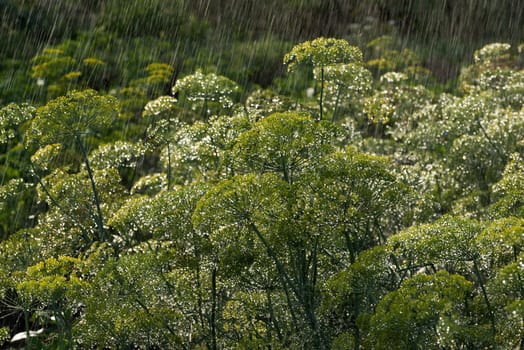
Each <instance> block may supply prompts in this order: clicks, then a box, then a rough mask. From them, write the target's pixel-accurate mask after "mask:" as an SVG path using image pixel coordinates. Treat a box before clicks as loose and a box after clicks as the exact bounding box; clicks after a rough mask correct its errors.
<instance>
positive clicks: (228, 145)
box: [0, 0, 524, 350]
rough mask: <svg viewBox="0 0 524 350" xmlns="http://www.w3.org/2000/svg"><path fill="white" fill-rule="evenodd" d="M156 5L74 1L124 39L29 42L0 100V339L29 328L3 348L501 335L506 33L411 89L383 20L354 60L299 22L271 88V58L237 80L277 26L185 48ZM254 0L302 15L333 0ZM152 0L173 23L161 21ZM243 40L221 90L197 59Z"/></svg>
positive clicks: (517, 85) (507, 202) (428, 344)
mask: <svg viewBox="0 0 524 350" xmlns="http://www.w3.org/2000/svg"><path fill="white" fill-rule="evenodd" d="M61 1H65V2H67V3H69V1H70V0H61ZM176 3H177V4H178V5H180V8H178V7H176V6H175V5H173V4H168V5H166V8H165V12H164V13H162V14H159V17H161V18H159V21H158V22H154V20H152V19H151V18H149V17H147V16H150V14H151V13H153V12H155V11H157V10H158V9H159V8H160V2H159V1H156V0H155V1H147V3H144V4H139V3H138V2H136V1H134V2H132V3H130V5H129V11H128V12H122V13H118V14H117V13H116V12H115V11H117V10H118V9H120V7H119V6H120V5H121V3H120V1H116V2H111V1H110V2H107V3H105V2H96V4H93V6H94V7H93V9H92V11H93V12H92V13H95V12H96V13H98V12H97V11H102V12H103V13H104V17H103V21H102V22H93V23H95V24H94V25H98V24H100V23H103V24H104V25H105V26H106V28H112V29H111V30H114V31H115V32H118V33H120V34H121V35H123V36H125V38H123V37H119V36H117V35H116V34H115V33H108V32H105V31H104V30H101V29H100V30H98V31H95V32H94V33H93V34H92V35H91V36H90V35H87V34H85V33H84V34H82V33H79V34H78V36H77V37H76V38H75V39H74V40H69V41H64V42H63V43H62V44H60V45H55V46H52V45H54V44H53V42H52V41H50V42H49V45H51V46H46V47H47V48H46V49H43V51H41V53H40V54H38V55H37V56H36V57H35V58H34V60H33V61H32V63H33V67H34V70H33V73H34V74H35V77H38V78H42V77H44V78H43V79H45V82H44V84H47V85H45V86H44V88H47V92H45V91H43V90H38V91H35V92H34V94H35V95H34V96H35V97H36V98H37V99H40V100H41V102H42V105H41V106H40V107H34V106H32V105H31V104H28V103H19V104H15V103H12V104H8V105H6V106H4V107H2V108H1V109H0V163H1V164H0V266H1V268H0V343H1V342H3V341H4V340H3V339H4V338H5V339H8V338H6V337H7V336H8V335H10V334H9V333H10V332H19V334H22V331H24V332H25V333H26V334H29V332H31V331H33V332H34V329H37V327H39V328H40V329H43V332H41V334H40V335H39V336H38V337H32V339H31V340H29V341H27V342H26V344H25V346H26V347H28V348H31V347H33V348H60V349H65V348H73V347H79V348H126V349H127V348H166V349H169V348H173V349H178V348H187V349H203V348H208V349H219V348H228V349H229V348H233V349H234V348H237V349H243V348H272V349H289V348H290V349H303V348H307V349H329V348H332V349H355V350H358V349H386V348H387V349H389V348H395V349H406V348H408V349H418V348H424V349H441V348H446V349H448V348H449V349H466V348H467V349H478V348H501V349H506V348H518V347H520V346H521V343H522V336H523V334H524V331H523V327H522V317H523V315H524V311H523V303H522V300H523V297H524V295H523V284H522V272H523V271H522V266H523V249H524V239H523V237H524V236H523V233H524V223H523V203H524V196H523V194H524V190H523V183H524V177H523V174H524V172H523V167H522V164H523V159H522V157H523V150H524V148H523V146H524V144H523V143H522V139H523V138H524V123H523V118H522V112H523V111H522V96H521V90H522V89H521V88H522V86H521V85H522V81H523V80H522V72H521V67H522V66H521V65H522V58H521V57H520V56H519V55H518V54H517V53H515V52H514V51H512V49H511V47H510V46H509V45H506V44H490V45H488V46H485V47H484V48H482V49H480V50H479V51H477V52H476V53H475V55H474V59H473V61H474V62H473V63H472V64H471V65H470V66H469V67H466V68H465V69H464V71H463V74H462V75H461V77H460V78H459V83H460V84H461V86H462V91H461V94H460V95H457V94H453V93H440V92H439V90H438V89H435V86H426V85H419V84H423V82H424V79H426V78H428V77H427V76H426V75H425V74H426V73H427V72H425V71H424V68H422V67H421V62H422V60H421V59H420V58H419V57H418V56H417V54H416V53H414V52H413V51H410V49H408V48H407V47H406V46H405V45H404V44H402V45H400V43H399V41H397V39H395V38H394V37H381V38H378V39H377V40H374V41H373V42H371V43H370V44H369V45H368V47H367V49H368V50H367V52H366V60H367V63H364V58H363V54H362V52H361V51H360V48H358V47H356V46H351V45H349V44H348V42H347V41H345V40H341V39H332V38H324V37H321V38H318V39H315V40H312V41H308V42H304V43H302V44H299V45H297V46H295V47H294V48H293V49H291V51H290V52H289V53H288V54H287V55H286V56H285V58H284V62H285V63H286V64H287V65H288V70H289V71H292V72H294V76H290V77H289V78H286V79H287V80H286V79H279V80H274V81H273V86H277V87H278V88H277V89H278V91H275V90H272V89H271V88H268V87H267V86H270V81H271V78H272V76H268V77H267V78H266V79H267V81H268V82H267V85H264V86H263V87H259V86H250V85H249V84H246V80H249V79H251V78H249V77H253V76H255V75H257V74H262V73H261V72H266V69H267V70H268V71H269V70H272V67H269V66H270V64H268V66H267V67H266V66H264V64H265V62H263V61H264V59H265V57H267V59H268V60H270V62H273V59H274V58H275V57H276V56H275V55H277V56H278V55H279V54H278V52H280V51H279V50H280V49H282V48H283V47H286V50H287V46H286V45H287V44H285V41H283V40H282V41H280V38H277V37H276V36H272V34H271V35H270V34H268V35H267V36H265V39H264V40H261V41H256V44H255V46H256V48H255V51H256V52H254V53H253V55H254V56H252V57H251V56H250V48H249V45H242V43H244V44H245V42H244V41H242V42H241V43H239V42H236V41H232V42H231V43H230V44H228V46H227V47H224V48H219V47H218V45H216V46H212V47H210V48H209V50H208V51H206V52H203V51H198V50H196V51H191V50H193V49H194V48H195V47H196V46H193V45H198V43H196V42H195V43H190V40H189V39H181V40H180V41H174V40H171V39H172V38H174V37H177V38H178V37H180V36H181V35H182V33H184V32H185V31H186V30H188V31H192V29H190V28H188V27H184V23H185V24H190V23H193V24H195V26H196V27H198V28H194V30H195V33H193V34H194V35H195V37H198V38H200V39H202V38H203V36H200V35H201V34H202V32H199V30H200V29H202V28H201V27H200V25H202V26H204V27H205V25H204V24H203V23H201V22H199V20H197V19H191V18H183V17H182V16H181V15H180V14H181V13H185V12H181V11H185V10H188V11H189V12H188V13H189V14H190V13H192V12H191V11H200V10H203V9H197V7H198V6H197V5H194V4H193V3H190V2H185V1H182V2H176ZM336 3H337V4H339V6H346V4H342V3H341V2H336ZM61 4H62V3H61ZM270 4H272V5H275V6H280V7H277V8H280V9H283V10H286V9H289V8H294V9H298V8H299V7H300V6H310V7H311V8H315V9H317V11H318V12H319V16H320V17H321V18H323V17H322V13H323V11H329V8H330V7H329V6H331V5H333V6H334V4H335V2H331V1H329V2H322V1H312V2H307V4H306V3H304V4H303V5H299V4H298V2H293V3H290V4H287V5H282V4H277V2H276V1H275V2H272V1H270ZM325 4H328V5H329V6H328V5H325ZM330 4H331V5H330ZM62 5H63V6H66V5H65V3H63V4H62ZM62 5H60V6H62ZM73 5H74V6H73ZM83 5H85V4H84V3H83V2H80V3H76V4H72V2H71V4H70V5H68V6H70V7H71V8H83V7H82V6H83ZM50 6H51V5H50ZM56 6H59V5H56ZM195 6H197V7H195ZM239 6H240V5H239ZM243 6H244V7H245V6H247V5H245V4H244V5H243ZM249 6H255V5H249ZM249 6H248V7H249ZM257 6H258V5H257ZM267 6H269V5H267ZM326 6H327V7H326ZM383 6H387V5H383ZM450 6H451V5H450ZM244 7H239V8H238V11H240V12H242V11H248V9H246V8H244ZM53 8H54V7H53ZM254 8H255V7H254ZM9 9H11V7H9ZM190 9H191V11H190ZM217 9H218V7H217V5H216V4H211V3H210V4H209V11H211V10H213V11H215V10H217ZM11 10H12V9H11ZM11 10H9V11H11ZM141 10H143V11H142V12H141ZM206 11H208V10H206ZM297 11H298V10H297ZM355 11H356V10H355ZM9 13H10V12H9ZM90 13H91V12H90ZM113 15H114V16H115V18H116V20H115V23H109V22H108V21H109V17H108V16H113ZM169 16H173V22H172V23H169V26H170V27H169V28H171V29H172V30H173V31H176V33H163V32H162V30H161V27H163V26H164V25H166V26H167V25H168V24H166V23H167V22H165V21H166V20H167V18H168V17H169ZM188 16H189V17H190V15H188ZM275 16H276V14H275ZM146 17H147V18H146ZM94 20H95V19H94ZM97 20H100V18H97ZM226 20H227V19H226V17H224V21H226ZM275 20H277V19H275ZM130 21H131V22H133V25H132V26H130V27H128V28H126V24H129V22H130ZM135 22H136V23H135ZM153 22H154V23H153ZM364 22H366V23H368V22H369V23H372V22H373V20H372V19H366V20H364ZM96 23H98V24H96ZM210 23H211V24H210V25H213V24H212V22H210ZM57 25H58V24H57ZM326 25H328V24H326ZM139 26H144V28H143V34H144V35H155V36H157V37H158V38H160V39H158V38H157V39H155V38H153V37H151V38H150V40H144V38H143V37H141V38H137V37H135V35H136V34H137V33H139V32H140V27H139ZM237 26H239V28H240V27H241V26H242V24H237ZM354 27H355V26H353V25H352V26H351V28H354ZM57 28H58V27H57ZM199 28H200V29H199ZM351 28H350V29H351ZM359 28H361V29H362V31H367V29H365V28H364V27H360V25H359ZM326 30H327V29H326ZM353 30H354V29H351V31H353ZM204 31H205V30H204ZM198 33H200V34H198ZM226 34H227V33H223V34H216V33H212V32H211V31H209V32H207V34H206V35H209V36H208V37H207V39H208V40H209V41H210V42H211V41H213V40H214V38H215V37H216V35H226ZM241 34H242V33H236V34H235V35H232V36H231V37H232V38H233V37H234V38H235V40H237V39H239V40H240V39H241V38H242V35H241ZM202 35H203V34H202ZM228 35H229V34H228ZM365 35H368V34H365ZM365 35H364V34H362V36H360V37H361V39H358V38H357V36H356V35H350V36H349V37H348V38H351V39H352V41H353V39H355V40H356V42H360V41H359V40H363V39H362V38H363V37H364V36H365ZM164 39H166V40H164ZM200 39H198V40H200ZM242 40H244V39H242ZM250 40H251V39H250ZM253 40H256V39H255V37H253ZM118 43H120V44H125V48H122V51H118V53H115V52H112V51H114V50H111V49H113V48H114V47H119V46H118V45H117V44H118ZM84 45H85V46H84ZM235 47H236V48H240V49H241V52H240V53H239V54H238V55H237V54H236V51H234V50H233V51H231V52H228V53H227V54H226V53H224V51H225V50H228V49H229V48H235ZM129 48H135V50H133V52H132V53H130V54H129V55H128V56H126V55H125V53H126V52H127V51H126V50H128V49H129ZM145 48H148V49H147V50H146V49H145ZM149 49H151V50H149ZM219 49H220V50H219ZM272 49H275V51H274V52H263V51H271V50H272ZM188 50H189V51H188ZM521 51H522V50H521ZM182 52H192V54H191V55H182ZM519 54H520V53H519ZM117 56H118V57H119V58H118V57H117ZM98 57H100V58H98ZM123 57H126V60H127V63H126V64H125V65H122V64H120V63H121V62H118V61H119V60H121V59H123ZM181 57H190V58H187V59H185V61H184V62H182V61H180V58H181ZM217 57H221V58H222V59H223V58H224V57H228V59H230V61H231V62H232V65H231V66H229V67H226V68H227V69H226V68H224V61H220V60H217V61H216V62H215V58H217ZM246 57H250V58H249V59H252V60H253V63H252V64H253V65H249V66H244V67H243V68H242V69H239V70H238V71H237V72H236V74H233V75H232V76H234V77H235V79H237V80H238V81H241V82H242V83H243V85H244V86H243V87H244V88H246V90H245V95H244V96H243V95H242V94H241V91H240V86H239V85H238V84H237V83H235V82H234V81H233V80H230V79H229V78H226V77H225V76H222V75H218V73H209V74H204V73H203V72H204V71H205V72H206V73H207V72H222V73H223V72H228V71H233V70H236V65H237V64H238V65H241V64H242V62H243V60H244V59H247V58H246ZM159 58H162V59H159ZM373 61H375V63H376V65H375V64H374V63H373ZM160 62H169V64H167V63H160ZM226 62H227V61H226ZM117 63H118V64H117ZM199 63H203V64H206V65H208V66H207V67H205V68H204V69H205V70H196V71H195V70H194V69H196V68H197V67H196V66H197V65H198V64H199ZM0 64H1V62H0ZM211 64H213V65H216V67H211V66H210V65H211ZM226 65H227V64H226ZM124 66H125V67H124ZM0 68H1V67H0ZM251 69H253V71H251ZM188 71H195V73H194V74H190V75H185V74H187V72H188ZM242 75H245V76H244V77H243V78H242V77H241V76H242ZM117 76H119V78H117ZM178 76H182V78H180V79H177V77H178ZM239 77H241V78H239ZM106 78H107V79H108V80H107V82H104V79H106ZM118 79H120V80H118ZM175 79H177V80H176V82H175ZM116 80H118V81H119V82H118V83H117V82H116ZM95 81H99V84H100V85H99V86H102V85H104V88H103V89H101V92H96V91H95V90H83V91H76V90H73V88H85V87H88V86H94V85H96V84H95ZM315 81H316V83H315ZM106 83H107V84H109V85H107V84H106ZM111 84H115V85H111ZM173 84H174V86H172V85H173ZM315 84H316V85H315ZM53 85H54V86H55V88H56V89H55V90H53V89H54V88H53V89H51V90H53V91H51V90H49V89H48V88H49V87H51V86H53ZM171 86H172V88H171V91H168V90H169V88H170V87H171ZM113 87H114V89H113ZM251 88H253V91H251V90H250V89H251ZM318 88H320V90H319V89H318ZM106 89H107V90H109V89H111V91H110V92H109V93H107V90H106ZM306 89H307V90H306ZM104 90H105V91H106V92H104ZM68 91H69V92H68ZM170 92H171V93H172V94H173V96H170V95H166V94H168V93H170ZM46 93H48V96H47V97H50V96H51V95H52V94H55V93H56V94H57V98H55V99H53V100H50V101H45V98H46V97H44V95H45V94H46ZM58 95H59V96H58ZM2 96H4V95H2ZM317 98H318V102H319V103H318V105H317V104H316V103H317V101H316V99H317ZM4 327H8V328H4ZM31 334H33V333H31ZM4 345H6V344H5V341H4V344H3V346H4ZM8 345H9V344H8Z"/></svg>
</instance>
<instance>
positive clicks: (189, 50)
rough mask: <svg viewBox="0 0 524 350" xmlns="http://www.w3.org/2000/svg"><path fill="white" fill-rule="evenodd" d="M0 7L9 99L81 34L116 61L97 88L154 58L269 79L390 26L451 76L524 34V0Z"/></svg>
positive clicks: (55, 0) (87, 0)
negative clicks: (292, 59)
mask: <svg viewBox="0 0 524 350" xmlns="http://www.w3.org/2000/svg"><path fill="white" fill-rule="evenodd" d="M0 6H1V7H0V19H1V24H0V42H1V43H2V48H1V49H0V89H2V90H4V92H3V93H2V95H3V99H4V100H17V99H19V98H20V96H21V95H23V96H26V97H29V98H31V96H33V93H31V92H30V86H27V80H28V75H29V73H30V72H29V68H28V66H29V63H28V60H29V59H31V58H32V57H34V56H35V55H36V54H37V53H39V52H40V51H41V50H42V49H43V48H44V47H48V46H53V45H58V44H61V43H63V42H64V41H66V40H76V41H77V46H78V48H77V52H76V54H77V55H78V56H82V55H81V54H80V51H82V50H83V51H84V53H85V52H86V51H87V52H90V51H93V52H97V53H102V54H100V56H103V59H104V60H106V61H108V62H110V63H111V67H112V68H113V70H112V71H108V72H106V73H107V76H106V77H105V78H104V79H105V80H104V81H103V82H99V84H98V86H97V88H109V87H111V86H122V84H124V85H125V84H126V83H127V82H128V81H127V78H126V76H133V75H135V73H136V69H138V68H136V67H134V66H133V65H134V64H136V65H137V66H138V65H140V64H143V62H152V61H155V60H157V61H163V62H166V63H169V64H172V65H173V66H175V67H176V73H177V74H178V73H180V72H184V73H188V72H191V71H193V70H194V69H196V68H199V67H204V68H205V67H209V66H213V67H214V68H213V69H216V70H218V71H219V72H220V73H223V74H225V75H228V76H230V77H231V78H233V79H235V80H237V81H239V82H240V83H241V84H243V85H246V84H251V83H255V84H259V85H262V86H267V85H268V84H269V83H270V82H271V81H272V80H273V78H274V77H275V76H278V75H280V74H281V73H282V72H283V68H282V65H281V64H280V60H281V57H282V54H283V53H285V52H286V50H288V49H289V48H290V46H291V45H292V44H293V43H297V42H300V41H302V40H307V39H312V38H315V37H318V36H332V37H344V38H347V39H349V40H350V41H351V42H353V43H355V44H359V45H362V44H363V43H365V42H366V41H368V40H370V39H373V38H374V37H376V36H379V35H383V34H394V35H397V36H398V37H399V41H400V42H401V43H402V45H403V46H405V47H410V48H413V49H416V50H417V51H418V52H419V53H420V54H421V56H422V58H423V60H424V63H425V65H426V66H428V67H429V68H430V69H431V70H433V71H434V72H435V74H436V76H437V77H438V78H439V80H440V81H442V82H444V81H446V80H448V79H450V78H453V77H454V76H456V75H457V73H458V71H459V67H460V66H461V65H463V64H464V63H467V61H468V60H470V59H471V57H472V53H473V51H474V50H475V49H477V48H479V47H481V46H482V45H484V44H485V43H487V42H493V41H507V42H512V43H519V42H520V41H522V40H523V37H524V23H523V18H524V2H522V1H514V0H500V1H487V0H465V1H452V0H427V1H422V0H418V1H415V0H368V1H356V0H288V1H279V0H267V1H257V0H195V1H189V0H169V1H160V0H145V1H138V0H126V1H125V0H108V1H101V0H22V1H18V0H2V2H1V5H0ZM391 32H392V33H391ZM147 43H149V44H150V45H151V46H149V47H148V45H146V44H147ZM137 54H139V56H137ZM8 89H11V90H12V91H10V92H9V93H8V92H6V90H8Z"/></svg>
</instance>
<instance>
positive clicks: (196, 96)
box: [173, 70, 240, 120]
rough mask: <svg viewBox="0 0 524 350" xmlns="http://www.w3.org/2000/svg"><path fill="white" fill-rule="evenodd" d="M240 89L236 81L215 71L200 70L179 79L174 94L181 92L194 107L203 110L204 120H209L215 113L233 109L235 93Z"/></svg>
mask: <svg viewBox="0 0 524 350" xmlns="http://www.w3.org/2000/svg"><path fill="white" fill-rule="evenodd" d="M239 89H240V87H239V86H238V85H237V84H236V83H235V82H234V81H232V80H230V79H228V78H226V77H224V76H221V75H217V74H214V73H209V74H204V73H202V71H200V70H198V71H196V72H195V73H194V74H191V75H188V76H186V77H184V78H182V79H179V80H178V81H177V82H176V84H175V86H173V94H177V93H178V92H180V93H181V94H182V95H183V96H184V97H185V98H187V100H188V101H189V102H190V103H192V106H193V109H201V110H202V112H201V115H202V116H203V118H204V120H207V118H208V117H209V116H210V115H212V114H213V113H216V112H218V111H221V110H228V109H231V107H233V103H234V100H233V97H234V94H235V93H237V92H238V91H239ZM215 105H216V106H215ZM213 107H215V108H217V109H213Z"/></svg>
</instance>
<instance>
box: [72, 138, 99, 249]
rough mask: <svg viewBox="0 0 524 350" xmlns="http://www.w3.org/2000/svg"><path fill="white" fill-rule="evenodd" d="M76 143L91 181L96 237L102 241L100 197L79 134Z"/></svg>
mask: <svg viewBox="0 0 524 350" xmlns="http://www.w3.org/2000/svg"><path fill="white" fill-rule="evenodd" d="M76 140H77V141H78V145H79V146H80V152H82V156H83V158H84V162H85V165H86V169H87V174H88V175H89V181H90V182H91V189H92V190H93V198H94V201H95V206H96V212H97V216H96V217H95V220H96V225H97V227H98V239H99V240H100V241H102V242H104V241H106V233H105V230H104V217H103V216H102V209H100V198H99V196H98V191H97V189H96V184H95V178H94V176H93V170H92V169H91V165H90V164H89V159H87V152H86V150H85V147H84V144H83V142H82V139H81V138H80V136H77V137H76Z"/></svg>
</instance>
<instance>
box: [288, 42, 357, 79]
mask: <svg viewBox="0 0 524 350" xmlns="http://www.w3.org/2000/svg"><path fill="white" fill-rule="evenodd" d="M354 62H356V63H359V62H362V51H360V49H359V48H358V47H356V46H351V45H349V43H348V42H347V41H345V40H342V39H333V38H317V39H314V40H312V41H305V42H303V43H301V44H299V45H296V46H294V47H293V49H292V50H291V51H290V52H289V53H287V54H286V55H285V56H284V64H287V65H288V70H289V71H293V70H295V69H296V67H297V66H299V65H302V64H305V65H310V66H313V67H315V68H316V67H325V66H327V65H330V64H335V63H354Z"/></svg>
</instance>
